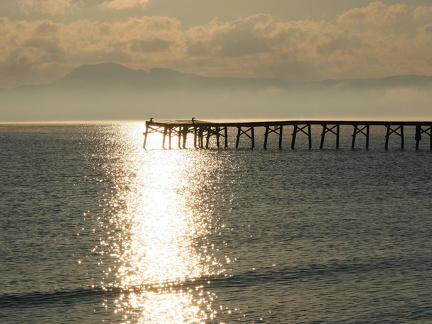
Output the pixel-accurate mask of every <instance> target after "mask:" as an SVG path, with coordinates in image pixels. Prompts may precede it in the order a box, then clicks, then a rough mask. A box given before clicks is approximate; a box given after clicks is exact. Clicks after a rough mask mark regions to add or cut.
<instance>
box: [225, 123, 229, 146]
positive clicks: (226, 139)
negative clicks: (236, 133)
mask: <svg viewBox="0 0 432 324" xmlns="http://www.w3.org/2000/svg"><path fill="white" fill-rule="evenodd" d="M224 136H225V148H228V126H225V127H224Z"/></svg>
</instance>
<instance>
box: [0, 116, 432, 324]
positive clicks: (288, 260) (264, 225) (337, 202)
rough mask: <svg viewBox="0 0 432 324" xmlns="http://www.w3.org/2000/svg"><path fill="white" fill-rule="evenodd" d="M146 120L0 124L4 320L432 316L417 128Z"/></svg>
mask: <svg viewBox="0 0 432 324" xmlns="http://www.w3.org/2000/svg"><path fill="white" fill-rule="evenodd" d="M144 130H145V123H144V122H91V123H90V122H88V123H33V124H32V123H26V124H5V123H3V124H0V322H1V323H82V324H84V323H234V322H246V323H431V322H432V151H431V150H430V146H429V138H428V136H424V139H423V140H422V142H421V145H420V149H419V150H415V141H414V131H413V130H409V129H408V130H406V133H405V149H404V150H402V149H401V147H400V138H399V137H398V136H396V135H395V134H392V136H391V138H390V145H389V148H388V150H385V149H384V142H385V137H384V135H385V129H381V128H379V127H378V126H373V127H372V129H371V142H370V146H369V149H366V148H365V139H364V137H361V136H359V137H358V138H357V141H356V147H355V149H351V135H352V129H350V128H349V127H347V128H343V129H342V137H341V144H340V148H339V149H336V148H335V139H334V136H333V135H332V134H331V133H329V134H327V137H326V142H325V145H324V148H323V149H322V150H321V149H319V136H320V132H321V130H320V129H319V128H318V127H314V128H313V130H312V132H313V134H314V136H313V147H312V149H309V147H308V144H307V138H306V136H304V135H303V136H302V134H300V133H299V135H298V138H297V142H296V147H295V149H294V150H293V149H291V147H290V141H291V138H290V136H291V134H290V130H289V129H287V130H284V138H283V145H282V146H283V147H282V149H281V150H279V149H278V138H277V136H276V135H275V134H272V135H271V136H270V137H269V141H268V149H267V150H264V149H263V145H262V143H263V133H264V130H262V129H257V130H256V132H255V133H256V136H257V138H256V146H255V148H254V149H251V148H250V146H251V145H250V140H249V139H248V138H247V137H244V138H242V140H241V141H240V145H239V148H238V149H236V148H235V135H236V133H230V136H229V147H228V148H220V149H218V148H217V146H216V145H215V143H214V139H212V141H213V142H211V143H210V147H209V149H195V148H193V139H192V138H188V142H187V146H188V148H187V149H178V148H177V147H176V145H174V144H173V149H171V150H164V149H162V145H161V144H162V143H161V140H162V137H161V135H160V134H150V135H149V139H148V142H147V148H146V150H144V149H143V131H144ZM173 143H176V141H175V139H173Z"/></svg>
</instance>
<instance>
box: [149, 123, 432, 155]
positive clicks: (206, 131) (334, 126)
mask: <svg viewBox="0 0 432 324" xmlns="http://www.w3.org/2000/svg"><path fill="white" fill-rule="evenodd" d="M316 125H319V126H321V127H322V132H321V140H320V146H319V147H320V149H322V148H323V147H324V143H325V140H326V135H327V134H329V135H334V137H335V142H336V143H335V146H336V149H339V145H340V127H341V126H351V127H353V131H352V142H351V148H352V149H354V148H355V145H356V139H357V137H358V136H364V138H365V144H366V149H368V148H369V142H370V133H371V132H370V128H371V126H381V127H385V129H386V135H385V144H384V148H385V149H386V150H387V149H388V147H389V138H390V136H391V135H393V136H398V137H399V138H400V143H401V149H404V147H405V132H404V129H405V128H406V127H412V128H414V129H415V132H414V134H415V138H414V140H415V143H416V147H415V148H416V150H418V149H419V147H420V141H421V140H422V138H423V137H428V138H429V149H431V150H432V122H431V121H405V122H404V121H354V120H279V121H249V122H247V121H236V122H211V121H204V120H196V119H195V118H192V119H189V120H184V119H182V120H154V119H153V118H151V119H150V120H148V121H146V130H145V132H144V145H143V147H144V148H146V145H147V137H148V136H149V135H150V134H152V133H161V134H163V139H162V148H164V149H165V148H167V147H166V144H167V142H168V148H169V149H171V148H172V139H173V138H175V137H177V143H178V147H179V148H181V149H184V148H186V141H187V136H188V135H189V134H192V135H193V138H194V141H193V143H194V147H195V148H202V149H208V148H209V145H210V139H211V138H216V146H217V147H218V148H220V147H221V145H223V146H224V147H225V148H227V147H228V134H229V132H228V129H230V128H233V129H236V130H237V132H236V133H237V136H236V141H235V142H236V148H238V147H239V143H240V138H241V137H246V138H248V139H249V140H250V143H251V148H254V147H255V144H256V143H255V129H256V128H263V129H264V149H267V144H268V136H269V135H270V134H272V133H274V134H275V135H277V136H278V139H279V141H278V145H279V149H282V142H283V130H284V127H285V128H286V127H287V126H292V128H293V132H292V135H291V149H295V145H296V139H297V136H298V135H302V136H307V138H308V143H309V148H310V149H311V148H312V126H316ZM221 139H223V142H222V143H221Z"/></svg>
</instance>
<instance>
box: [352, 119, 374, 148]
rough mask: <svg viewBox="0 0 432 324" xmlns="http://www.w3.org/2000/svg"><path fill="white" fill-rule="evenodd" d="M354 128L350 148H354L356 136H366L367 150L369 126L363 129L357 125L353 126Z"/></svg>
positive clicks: (367, 145)
mask: <svg viewBox="0 0 432 324" xmlns="http://www.w3.org/2000/svg"><path fill="white" fill-rule="evenodd" d="M353 126H354V132H353V135H352V144H351V148H352V149H354V148H355V141H356V136H357V134H363V135H364V136H366V149H367V150H368V149H369V134H370V125H364V126H363V127H359V125H357V124H355V125H353Z"/></svg>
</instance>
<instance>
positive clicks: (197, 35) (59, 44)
mask: <svg viewBox="0 0 432 324" xmlns="http://www.w3.org/2000/svg"><path fill="white" fill-rule="evenodd" d="M52 1H56V3H61V4H63V8H64V9H62V10H69V9H71V8H72V7H73V6H75V5H77V4H79V3H80V2H79V1H67V0H52ZM102 2H103V0H98V1H97V3H102ZM24 3H26V4H27V5H28V6H30V5H32V6H33V7H32V8H33V9H34V10H42V8H43V4H48V3H49V0H40V1H36V0H25V1H23V2H22V4H24ZM122 3H123V5H124V6H126V4H127V5H128V6H129V5H132V6H135V5H143V4H145V3H147V1H142V2H139V1H130V2H128V1H123V2H122ZM104 4H105V5H108V4H112V5H114V4H115V1H110V2H108V1H105V2H104ZM59 6H60V5H59ZM70 6H72V7H70ZM29 8H30V7H29ZM59 8H61V6H60V7H57V9H56V10H57V11H56V10H54V9H52V10H54V11H53V12H59V13H61V12H64V11H62V10H60V9H59ZM67 8H69V9H67ZM117 8H118V9H120V6H119V7H117ZM124 8H125V7H124ZM93 9H95V10H99V11H102V10H100V9H97V5H95V6H94V7H93ZM112 9H114V7H112ZM104 12H105V14H106V11H104ZM428 12H429V7H417V8H415V7H409V8H407V7H406V6H404V5H387V4H383V3H382V2H373V3H371V4H369V5H368V6H366V7H362V8H354V9H351V10H348V11H346V12H344V13H342V14H340V15H338V16H336V17H335V18H334V19H329V20H280V19H276V18H275V17H274V16H272V15H269V14H258V15H252V16H248V17H243V18H238V19H235V20H231V21H230V20H222V19H220V18H219V19H213V20H211V21H209V22H208V23H204V24H202V25H199V26H192V27H187V28H186V27H184V26H183V25H182V23H181V21H180V20H179V19H176V18H173V17H162V16H144V17H124V18H121V17H117V18H116V19H109V20H108V19H106V20H103V19H100V20H90V19H82V20H70V21H69V22H64V21H59V20H57V19H55V18H54V17H49V18H47V19H40V20H27V21H26V20H11V19H7V18H0V29H1V33H0V47H1V48H2V49H3V51H0V65H1V66H3V68H4V69H7V67H8V66H9V67H14V69H16V70H17V71H20V73H16V74H13V72H11V70H8V71H9V72H5V71H6V70H4V69H3V70H2V71H3V73H0V78H3V79H4V80H5V78H6V75H7V74H8V75H10V77H9V81H10V80H11V79H10V78H16V80H15V81H14V82H15V83H20V82H21V83H26V82H28V80H30V79H31V80H32V81H34V80H35V78H36V77H37V76H38V75H39V78H40V80H43V79H44V78H47V76H48V75H51V76H52V75H55V76H56V77H57V78H60V77H61V76H62V75H64V74H66V72H68V71H69V70H71V69H72V68H74V67H77V66H79V65H82V64H93V63H99V62H104V61H113V62H117V63H121V64H125V65H127V66H129V67H132V68H141V69H151V68H153V67H169V68H172V69H176V70H180V71H184V72H188V73H197V74H204V75H223V76H241V77H276V78H282V79H287V80H292V81H303V80H313V79H323V78H335V79H336V78H338V79H339V78H353V77H378V76H383V75H395V74H432V61H431V59H430V57H432V47H431V46H430V41H431V40H432V25H431V24H430V21H429V20H426V21H425V19H424V18H421V17H426V16H427V14H428ZM116 14H117V13H116ZM420 18H421V19H420ZM400 21H403V24H400V23H398V22H400ZM392 23H393V25H391V24H392ZM408 23H409V26H410V28H407V29H405V28H404V27H405V25H406V24H408ZM401 26H402V27H401ZM26 71H27V72H26ZM21 72H22V73H21ZM25 73H28V79H26V78H25ZM38 73H39V74H38ZM20 80H21V81H20ZM5 83H6V81H4V82H2V81H0V87H1V86H2V84H5ZM15 83H14V84H15Z"/></svg>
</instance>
